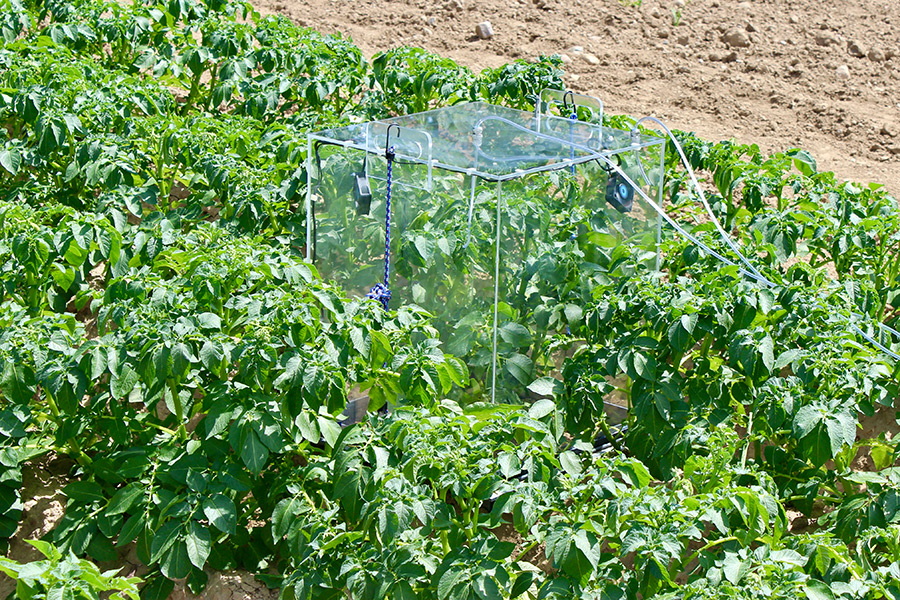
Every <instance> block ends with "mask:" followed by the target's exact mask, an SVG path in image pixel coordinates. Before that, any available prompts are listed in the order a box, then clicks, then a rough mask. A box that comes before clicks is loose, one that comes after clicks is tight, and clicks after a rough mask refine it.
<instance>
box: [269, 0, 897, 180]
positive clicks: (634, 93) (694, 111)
mask: <svg viewBox="0 0 900 600" xmlns="http://www.w3.org/2000/svg"><path fill="white" fill-rule="evenodd" d="M255 5H256V6H257V8H258V9H259V10H260V11H261V12H262V13H264V14H265V13H272V12H278V13H281V14H284V15H287V16H288V17H290V18H291V19H292V20H294V21H295V22H297V23H299V24H302V25H306V26H309V27H312V28H314V29H317V30H319V31H321V32H323V33H341V34H343V35H345V36H348V37H349V38H350V39H352V40H353V42H354V43H355V44H357V45H358V46H359V47H360V48H361V49H362V51H363V52H364V53H365V54H366V56H368V57H370V58H371V56H373V55H374V54H376V53H378V52H380V51H383V50H387V49H389V48H393V47H397V46H403V45H409V46H418V47H422V48H425V49H427V50H430V51H433V52H436V53H438V54H440V55H442V56H447V57H450V58H453V59H454V60H456V61H457V62H458V63H460V64H463V65H466V66H468V67H470V68H471V69H473V70H475V71H476V72H477V71H479V70H480V69H483V68H486V67H496V66H499V65H502V64H504V63H507V62H509V61H510V60H513V59H520V58H521V59H530V58H534V57H535V56H538V55H541V54H544V55H550V54H560V55H561V56H562V57H563V60H564V62H565V64H564V68H565V71H566V76H565V79H564V80H565V82H566V83H567V86H568V87H569V89H572V90H574V91H577V92H582V93H587V94H591V95H595V96H598V97H600V98H601V99H602V100H603V102H604V104H605V108H606V111H607V112H610V113H613V114H629V115H633V116H636V117H640V116H644V115H654V116H657V117H659V118H661V119H662V120H663V121H664V122H666V123H667V124H668V125H669V126H670V127H672V128H676V129H681V130H685V131H693V132H695V133H697V134H698V135H700V136H701V137H703V138H705V139H709V140H714V141H716V140H721V139H734V140H736V141H738V142H740V143H756V144H758V145H759V146H760V147H761V148H762V149H763V150H764V151H766V152H777V151H783V150H787V149H789V148H797V147H801V148H804V149H806V150H809V151H811V152H812V153H813V155H814V156H815V157H816V159H817V160H818V164H819V169H820V170H828V171H834V172H835V173H836V175H837V176H838V178H839V179H849V180H853V181H858V182H861V183H869V182H875V183H881V184H884V185H886V186H887V188H888V190H889V191H890V192H891V193H893V194H894V195H895V196H898V195H900V2H897V0H818V1H813V0H752V1H751V0H743V1H737V0H577V1H575V0H378V1H375V0H257V1H256V3H255ZM483 21H490V23H491V25H492V29H493V32H494V35H493V37H491V38H490V39H487V40H484V39H479V38H478V37H477V36H476V35H475V27H476V25H477V24H478V23H481V22H483Z"/></svg>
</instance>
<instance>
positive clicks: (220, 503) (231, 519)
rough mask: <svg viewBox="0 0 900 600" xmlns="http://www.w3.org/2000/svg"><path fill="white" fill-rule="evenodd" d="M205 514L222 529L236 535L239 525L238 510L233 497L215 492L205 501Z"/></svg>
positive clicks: (214, 525)
mask: <svg viewBox="0 0 900 600" xmlns="http://www.w3.org/2000/svg"><path fill="white" fill-rule="evenodd" d="M203 514H204V515H205V516H206V518H207V520H208V521H209V522H210V524H211V525H212V526H213V527H215V528H216V529H218V530H219V531H221V532H222V533H229V534H232V535H234V532H235V527H236V526H237V511H236V510H235V507H234V502H232V501H231V498H229V497H228V496H225V495H224V494H215V495H213V496H210V497H209V498H206V499H205V500H204V501H203Z"/></svg>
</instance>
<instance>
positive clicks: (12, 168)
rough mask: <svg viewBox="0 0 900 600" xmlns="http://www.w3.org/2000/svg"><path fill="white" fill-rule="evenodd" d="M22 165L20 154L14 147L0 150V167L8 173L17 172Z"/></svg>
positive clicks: (13, 173)
mask: <svg viewBox="0 0 900 600" xmlns="http://www.w3.org/2000/svg"><path fill="white" fill-rule="evenodd" d="M21 166H22V155H21V154H20V153H19V151H18V150H16V149H15V148H8V149H5V150H0V167H3V168H4V169H6V171H7V172H8V173H9V174H10V175H15V174H16V173H18V172H19V169H20V168H21Z"/></svg>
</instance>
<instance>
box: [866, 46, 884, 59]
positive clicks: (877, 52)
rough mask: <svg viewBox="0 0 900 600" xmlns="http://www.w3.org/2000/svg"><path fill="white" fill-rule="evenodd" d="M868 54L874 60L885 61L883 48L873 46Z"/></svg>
mask: <svg viewBox="0 0 900 600" xmlns="http://www.w3.org/2000/svg"><path fill="white" fill-rule="evenodd" d="M867 56H868V57H869V60H871V61H872V62H883V61H884V59H885V55H884V52H882V51H881V48H872V49H871V50H869V54H867Z"/></svg>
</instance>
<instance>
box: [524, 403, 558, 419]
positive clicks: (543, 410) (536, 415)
mask: <svg viewBox="0 0 900 600" xmlns="http://www.w3.org/2000/svg"><path fill="white" fill-rule="evenodd" d="M554 410H556V403H555V402H554V401H553V400H547V399H544V400H538V401H537V402H535V403H534V404H532V405H531V408H529V409H528V416H529V417H531V418H532V419H535V420H539V419H543V418H544V417H546V416H547V415H549V414H550V413H552V412H553V411H554Z"/></svg>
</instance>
